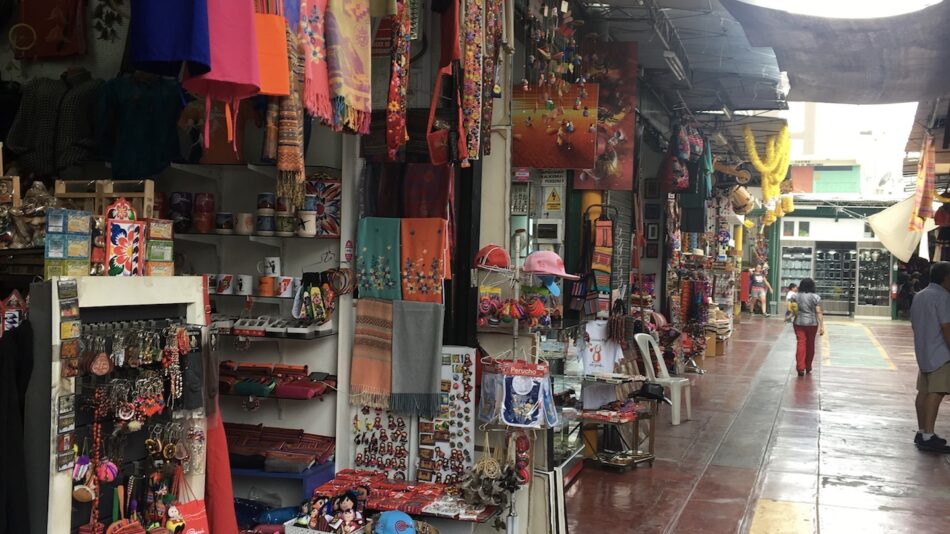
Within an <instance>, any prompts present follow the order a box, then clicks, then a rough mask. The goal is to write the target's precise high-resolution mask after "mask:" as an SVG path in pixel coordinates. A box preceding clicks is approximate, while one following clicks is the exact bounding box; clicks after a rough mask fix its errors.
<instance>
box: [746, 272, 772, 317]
mask: <svg viewBox="0 0 950 534" xmlns="http://www.w3.org/2000/svg"><path fill="white" fill-rule="evenodd" d="M749 285H750V287H751V290H750V291H749V311H750V312H752V315H755V303H756V301H758V303H759V307H761V308H762V315H764V316H766V317H768V316H769V314H768V313H766V312H765V296H766V295H767V294H768V293H771V292H772V285H771V284H769V280H768V279H767V278H766V277H765V270H764V269H763V268H762V264H761V263H760V264H758V265H756V266H755V270H754V271H752V274H751V275H750V276H749Z"/></svg>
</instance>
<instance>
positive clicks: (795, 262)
mask: <svg viewBox="0 0 950 534" xmlns="http://www.w3.org/2000/svg"><path fill="white" fill-rule="evenodd" d="M813 250H814V249H813V248H812V247H782V276H781V280H782V291H781V294H783V295H784V288H786V287H788V284H798V283H800V282H801V281H802V279H803V278H811V276H812V274H811V273H812V260H813V255H812V251H813Z"/></svg>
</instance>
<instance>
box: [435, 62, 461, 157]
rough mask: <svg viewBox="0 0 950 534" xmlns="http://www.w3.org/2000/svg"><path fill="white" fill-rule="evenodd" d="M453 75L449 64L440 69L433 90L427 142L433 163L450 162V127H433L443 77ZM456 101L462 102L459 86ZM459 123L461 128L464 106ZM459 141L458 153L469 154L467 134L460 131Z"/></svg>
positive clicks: (459, 111)
mask: <svg viewBox="0 0 950 534" xmlns="http://www.w3.org/2000/svg"><path fill="white" fill-rule="evenodd" d="M451 75H452V66H451V65H447V66H445V67H442V68H440V69H439V72H438V74H436V78H435V90H434V91H433V92H432V102H431V103H430V104H429V123H428V126H426V144H428V146H429V160H430V161H432V164H433V165H445V164H447V163H448V162H449V143H450V142H451V135H449V129H448V128H439V129H437V130H435V131H433V130H432V127H433V126H434V124H435V110H436V108H437V107H438V104H439V97H441V96H442V78H444V77H445V76H451ZM455 93H456V95H455V98H456V101H458V102H459V103H461V101H462V99H461V95H460V94H459V92H458V88H456V91H455ZM456 124H458V127H459V129H461V126H462V108H461V106H459V108H458V122H457V123H456ZM458 137H459V141H458V153H459V154H468V149H467V148H466V144H465V135H463V134H462V132H459V136H458Z"/></svg>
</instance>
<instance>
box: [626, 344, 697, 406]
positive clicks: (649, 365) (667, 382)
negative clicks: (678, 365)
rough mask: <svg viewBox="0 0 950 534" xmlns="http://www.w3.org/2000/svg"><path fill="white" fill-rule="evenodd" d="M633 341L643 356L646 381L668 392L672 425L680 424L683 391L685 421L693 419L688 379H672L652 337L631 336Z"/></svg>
mask: <svg viewBox="0 0 950 534" xmlns="http://www.w3.org/2000/svg"><path fill="white" fill-rule="evenodd" d="M633 339H634V340H635V341H636V342H637V347H638V348H639V349H640V354H642V355H643V366H644V368H645V369H644V374H646V377H647V380H649V381H650V382H656V383H657V384H660V385H662V386H663V387H665V388H669V390H670V401H671V402H672V403H673V406H671V408H672V412H673V424H674V425H678V424H680V406H682V404H683V390H684V389H685V390H686V395H685V397H686V420H687V421H689V420H691V419H692V418H693V400H692V389H693V388H692V383H691V382H690V381H689V379H688V378H673V377H671V376H670V372H669V371H667V369H666V363H665V362H664V361H663V354H662V353H661V352H660V346H659V345H657V343H656V340H655V339H653V336H651V335H650V334H637V335H635V336H633ZM653 355H656V360H657V362H659V365H657V367H658V368H659V369H660V377H659V378H657V376H656V373H655V372H654V371H653Z"/></svg>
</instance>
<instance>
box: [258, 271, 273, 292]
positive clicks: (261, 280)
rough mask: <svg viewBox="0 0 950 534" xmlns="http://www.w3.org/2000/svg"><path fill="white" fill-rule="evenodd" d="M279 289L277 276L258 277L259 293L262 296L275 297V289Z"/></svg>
mask: <svg viewBox="0 0 950 534" xmlns="http://www.w3.org/2000/svg"><path fill="white" fill-rule="evenodd" d="M275 289H277V277H276V276H269V275H264V276H259V277H258V278H257V294H258V296H261V297H273V296H274V290H275Z"/></svg>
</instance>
